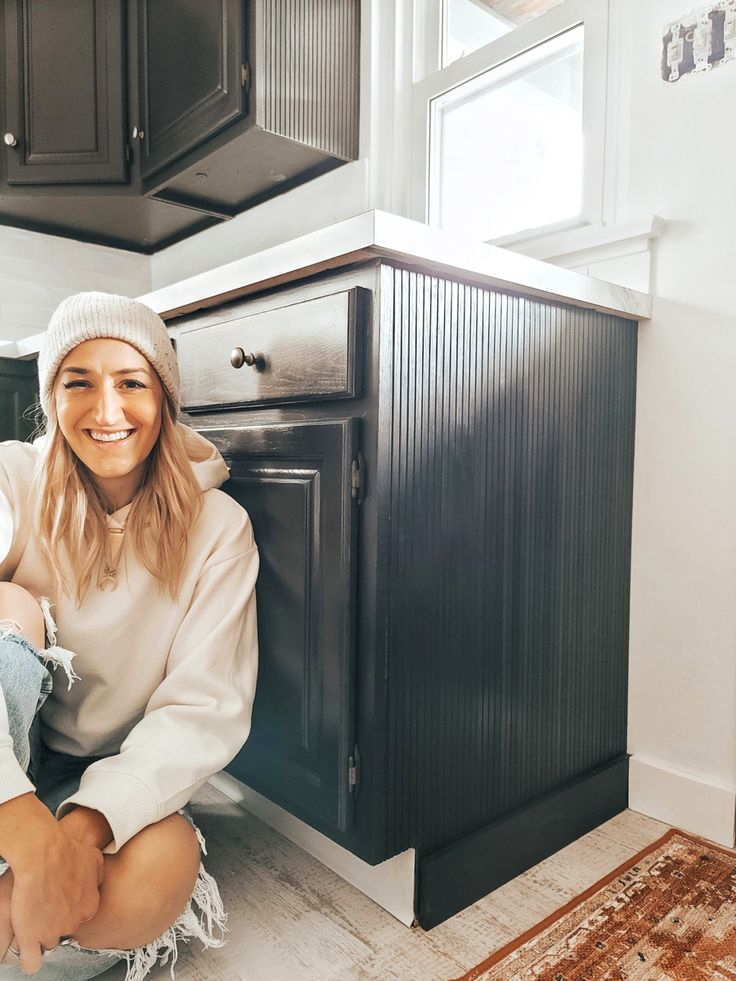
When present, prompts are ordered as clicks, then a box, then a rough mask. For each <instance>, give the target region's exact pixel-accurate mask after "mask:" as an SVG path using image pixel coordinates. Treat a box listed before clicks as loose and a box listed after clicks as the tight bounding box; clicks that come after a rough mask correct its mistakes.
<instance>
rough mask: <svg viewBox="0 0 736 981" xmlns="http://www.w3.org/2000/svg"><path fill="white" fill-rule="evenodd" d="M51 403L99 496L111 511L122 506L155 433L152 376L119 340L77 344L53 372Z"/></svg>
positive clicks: (158, 398)
mask: <svg viewBox="0 0 736 981" xmlns="http://www.w3.org/2000/svg"><path fill="white" fill-rule="evenodd" d="M55 399H56V414H57V418H58V420H59V429H60V430H61V432H62V434H63V436H64V438H65V439H66V441H67V443H68V444H69V447H70V448H71V449H72V450H73V452H74V453H75V454H76V455H77V457H78V458H79V460H81V462H82V463H83V464H84V465H85V466H86V467H87V469H88V470H89V471H90V473H91V474H94V478H93V479H94V482H95V484H96V486H97V488H98V490H99V491H100V493H101V494H102V495H103V496H104V497H105V498H107V499H108V500H109V501H110V502H111V503H112V504H113V505H114V507H113V510H117V509H118V508H121V507H123V506H124V505H126V504H128V502H129V501H131V500H132V499H133V496H134V494H135V492H136V491H137V490H138V488H139V487H140V485H141V483H142V481H143V476H144V472H145V467H146V461H147V460H148V457H149V455H150V453H151V451H152V450H153V447H154V446H155V445H156V440H157V439H158V437H159V433H160V432H161V406H162V403H163V387H162V385H161V382H160V381H159V379H158V375H157V374H156V372H155V371H153V370H152V369H151V368H150V366H149V364H148V361H147V360H146V358H145V357H144V356H143V355H142V354H141V353H140V351H138V350H137V349H136V348H134V347H133V346H132V345H130V344H127V343H126V342H125V341H116V340H113V339H112V338H109V337H101V338H98V339H96V340H92V341H83V342H82V343H81V344H80V345H79V346H78V347H76V348H75V349H74V350H73V351H72V352H71V353H70V354H68V355H67V357H66V358H65V359H64V362H63V363H62V365H61V368H60V369H59V382H58V384H57V385H56V390H55Z"/></svg>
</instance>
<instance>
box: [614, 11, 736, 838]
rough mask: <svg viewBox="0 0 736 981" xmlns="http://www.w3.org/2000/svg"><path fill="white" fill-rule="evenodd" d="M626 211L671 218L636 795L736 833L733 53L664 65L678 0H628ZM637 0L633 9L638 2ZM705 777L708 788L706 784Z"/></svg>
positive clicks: (635, 611) (637, 528)
mask: <svg viewBox="0 0 736 981" xmlns="http://www.w3.org/2000/svg"><path fill="white" fill-rule="evenodd" d="M625 5H626V6H627V7H628V9H629V11H630V13H631V15H632V16H631V17H630V21H629V24H630V31H629V43H630V45H631V48H630V51H631V78H630V88H631V102H630V112H629V119H630V132H629V140H628V147H629V150H628V160H627V161H626V165H627V171H628V180H627V182H626V185H627V193H626V199H625V201H623V202H622V206H623V207H622V214H623V217H624V219H625V218H626V217H627V216H628V217H630V218H633V217H635V216H637V215H640V214H642V213H643V212H649V213H651V212H654V213H657V214H660V215H662V216H663V217H665V218H666V219H667V221H668V226H667V229H666V232H665V234H664V235H663V237H662V238H661V239H660V241H659V242H658V244H657V247H656V250H655V255H654V294H655V304H654V314H653V317H652V320H651V322H650V323H648V324H646V325H644V326H643V327H642V328H641V330H640V345H639V366H638V392H637V400H638V401H637V429H636V458H635V486H634V530H633V556H632V561H633V565H632V583H631V587H632V588H631V671H630V725H629V741H630V751H631V752H632V753H633V754H634V759H633V763H632V804H633V806H635V807H636V808H638V809H641V810H644V811H646V812H647V813H651V814H653V815H654V816H656V817H662V818H663V819H665V820H669V821H671V822H673V823H679V824H681V825H685V826H689V827H690V828H691V829H692V830H694V831H696V832H699V833H701V834H707V835H709V836H710V837H717V838H718V840H720V841H722V842H725V843H726V844H729V845H732V844H733V843H734V799H735V797H736V615H735V613H734V611H735V609H736V508H735V507H734V503H733V502H734V501H735V500H736V452H734V447H736V294H734V287H733V283H734V256H735V255H736V251H735V249H734V229H733V226H734V223H736V194H734V193H733V191H732V190H731V188H732V186H733V165H734V160H736V128H735V127H734V126H733V125H732V121H729V115H732V112H731V108H729V107H733V105H734V98H735V96H736V63H731V64H727V65H724V66H722V67H720V68H717V69H714V70H712V71H710V72H708V73H704V74H702V75H697V76H693V75H689V76H686V77H684V78H682V79H680V80H679V81H678V82H676V83H665V82H663V81H662V80H661V78H660V55H661V37H662V28H663V25H664V24H665V23H666V22H667V21H669V20H676V19H677V18H678V17H679V16H680V15H682V14H686V13H687V12H688V11H689V10H690V9H691V8H690V5H689V4H688V2H687V0H647V2H646V3H641V2H640V0H625ZM634 12H635V17H634V16H633V15H634ZM702 785H705V786H702Z"/></svg>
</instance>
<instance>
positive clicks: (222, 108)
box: [0, 0, 360, 252]
mask: <svg viewBox="0 0 736 981" xmlns="http://www.w3.org/2000/svg"><path fill="white" fill-rule="evenodd" d="M359 14H360V0H311V2H309V3H307V2H305V0H208V2H207V3H202V2H201V0H127V2H126V0H64V3H59V2H58V0H0V30H1V31H2V44H3V50H4V64H3V66H2V73H1V75H0V82H1V83H2V87H1V88H0V113H1V114H2V120H1V121H0V130H1V131H2V133H3V134H4V136H3V144H2V145H0V223H2V224H7V225H19V226H21V227H25V228H34V229H37V230H39V231H49V232H55V233H61V234H65V235H68V236H70V237H73V238H79V239H83V240H88V241H95V242H100V243H103V244H109V245H115V246H119V247H123V248H127V249H133V250H135V251H141V252H154V251H156V250H158V249H160V248H163V247H165V246H166V245H170V244H171V243H172V242H174V241H177V240H178V239H180V238H183V237H185V236H187V235H191V234H193V233H194V232H197V231H200V230H201V229H203V228H207V227H209V226H210V225H213V224H217V223H218V222H221V221H225V220H227V219H228V218H231V217H233V216H234V215H236V214H239V213H240V212H241V211H243V210H245V209H246V208H248V207H251V206H253V205H254V204H257V203H260V202H261V201H264V200H266V199H267V198H270V197H273V196H275V195H276V194H279V193H280V192H282V191H285V190H288V189H289V188H291V187H294V186H295V185H297V184H300V183H303V182H304V181H307V180H309V179H311V178H313V177H316V176H317V175H319V174H322V173H324V172H325V171H327V170H330V169H332V168H333V167H336V166H339V165H340V164H341V163H344V162H345V161H347V160H351V159H355V158H356V157H357V155H358V109H359V45H360V20H359Z"/></svg>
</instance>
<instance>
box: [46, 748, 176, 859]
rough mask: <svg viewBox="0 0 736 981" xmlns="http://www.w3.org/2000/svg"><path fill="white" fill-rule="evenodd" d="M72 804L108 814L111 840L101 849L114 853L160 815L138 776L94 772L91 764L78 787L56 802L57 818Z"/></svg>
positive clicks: (156, 804) (154, 799)
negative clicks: (57, 803)
mask: <svg viewBox="0 0 736 981" xmlns="http://www.w3.org/2000/svg"><path fill="white" fill-rule="evenodd" d="M93 765H94V764H93ZM74 807H89V808H91V810H93V811H99V812H100V814H102V815H104V817H105V818H107V823H108V824H109V825H110V830H111V831H112V836H113V840H112V841H111V842H110V844H109V845H108V846H107V847H106V848H105V849H103V850H104V852H105V854H106V855H114V854H115V852H117V851H119V849H121V848H122V847H123V845H124V844H125V843H126V842H128V841H130V839H131V838H134V837H135V836H136V835H137V834H138V832H139V831H142V830H143V829H144V828H147V827H148V825H149V824H155V823H156V821H158V820H159V819H160V817H161V807H160V805H159V802H158V801H157V800H156V798H155V797H154V795H153V794H152V793H151V791H150V790H149V789H148V787H147V786H146V785H145V784H144V783H143V782H142V781H141V780H140V779H139V778H138V777H136V776H133V775H132V774H130V773H117V772H116V773H105V772H104V771H97V772H96V771H95V770H94V769H92V767H90V769H88V770H87V771H86V773H85V774H84V776H83V777H82V782H81V784H80V787H79V790H78V791H77V792H76V793H75V794H72V796H71V797H67V799H66V800H65V801H62V803H61V804H59V806H58V808H57V809H56V817H57V820H58V819H61V818H63V817H64V815H65V814H68V813H69V811H71V810H72V809H73V808H74Z"/></svg>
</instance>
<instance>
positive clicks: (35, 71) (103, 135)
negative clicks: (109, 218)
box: [2, 0, 128, 185]
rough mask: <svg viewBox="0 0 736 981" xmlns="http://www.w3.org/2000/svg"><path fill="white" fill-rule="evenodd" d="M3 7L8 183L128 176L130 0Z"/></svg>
mask: <svg viewBox="0 0 736 981" xmlns="http://www.w3.org/2000/svg"><path fill="white" fill-rule="evenodd" d="M3 11H4V15H5V16H4V20H5V23H4V49H3V50H4V59H3V60H4V63H5V80H4V85H3V88H2V93H3V102H2V115H3V130H4V154H5V159H6V177H5V179H6V181H7V183H8V184H9V185H33V184H64V185H66V184H89V183H99V184H120V183H125V182H127V180H128V172H127V171H128V168H127V160H126V139H125V118H124V106H125V79H124V65H123V59H124V30H123V28H124V8H123V0H64V2H63V3H58V2H56V0H10V2H6V3H5V4H4V5H3Z"/></svg>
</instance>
